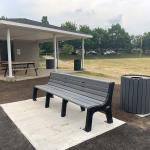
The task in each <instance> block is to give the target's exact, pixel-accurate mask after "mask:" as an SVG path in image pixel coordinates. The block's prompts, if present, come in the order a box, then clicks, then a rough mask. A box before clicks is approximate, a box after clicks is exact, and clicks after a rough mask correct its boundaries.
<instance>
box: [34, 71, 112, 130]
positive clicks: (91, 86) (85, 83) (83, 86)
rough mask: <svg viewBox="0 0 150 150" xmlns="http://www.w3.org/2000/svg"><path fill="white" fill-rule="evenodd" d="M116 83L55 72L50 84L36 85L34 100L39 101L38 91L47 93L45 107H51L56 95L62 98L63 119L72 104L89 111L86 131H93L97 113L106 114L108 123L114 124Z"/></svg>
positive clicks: (51, 76)
mask: <svg viewBox="0 0 150 150" xmlns="http://www.w3.org/2000/svg"><path fill="white" fill-rule="evenodd" d="M113 88H114V82H109V81H101V80H95V79H91V78H85V77H78V76H75V75H69V74H64V73H56V72H53V73H51V75H50V78H49V82H48V84H45V85H36V86H34V88H33V100H34V101H36V99H37V92H38V90H42V91H45V92H46V102H45V107H46V108H48V107H49V103H50V98H51V97H53V95H56V96H58V97H60V98H62V99H63V100H62V109H61V117H65V115H66V108H67V103H68V101H69V102H72V103H74V104H77V105H79V106H80V107H81V111H84V110H85V109H87V115H86V124H85V129H84V130H85V131H87V132H89V131H91V127H92V118H93V114H94V113H95V112H97V111H100V112H104V113H105V114H106V118H107V123H112V122H113V119H112V110H111V103H112V94H113Z"/></svg>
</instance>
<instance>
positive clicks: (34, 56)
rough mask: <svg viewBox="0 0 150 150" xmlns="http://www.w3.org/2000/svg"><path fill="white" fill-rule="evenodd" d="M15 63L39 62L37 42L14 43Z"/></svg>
mask: <svg viewBox="0 0 150 150" xmlns="http://www.w3.org/2000/svg"><path fill="white" fill-rule="evenodd" d="M13 44H14V58H15V61H34V62H36V64H38V61H39V45H38V42H35V41H13Z"/></svg>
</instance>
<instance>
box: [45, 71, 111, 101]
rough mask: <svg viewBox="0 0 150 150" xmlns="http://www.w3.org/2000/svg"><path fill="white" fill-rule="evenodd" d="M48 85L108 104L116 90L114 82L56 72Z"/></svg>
mask: <svg viewBox="0 0 150 150" xmlns="http://www.w3.org/2000/svg"><path fill="white" fill-rule="evenodd" d="M48 84H50V85H54V86H58V87H62V88H66V90H70V91H73V92H75V93H78V94H81V95H85V96H88V97H91V98H94V99H96V100H99V101H103V102H106V103H107V101H109V100H110V101H111V99H112V93H113V88H114V82H109V81H102V80H95V79H91V78H86V77H79V76H75V75H70V74H64V73H55V72H53V73H51V75H50V79H49V83H48Z"/></svg>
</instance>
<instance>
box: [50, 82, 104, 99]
mask: <svg viewBox="0 0 150 150" xmlns="http://www.w3.org/2000/svg"><path fill="white" fill-rule="evenodd" d="M49 85H52V86H56V87H58V88H62V89H65V90H67V91H71V92H73V93H77V94H78V95H83V96H86V97H89V98H93V99H96V100H98V101H102V102H104V101H106V97H102V96H99V95H95V94H92V93H88V92H84V91H82V90H80V89H79V90H78V89H74V88H72V87H68V86H64V85H60V84H56V83H49Z"/></svg>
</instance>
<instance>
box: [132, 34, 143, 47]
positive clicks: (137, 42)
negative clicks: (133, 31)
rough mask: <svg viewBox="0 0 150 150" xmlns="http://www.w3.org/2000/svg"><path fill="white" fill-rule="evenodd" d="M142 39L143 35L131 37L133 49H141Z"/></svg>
mask: <svg viewBox="0 0 150 150" xmlns="http://www.w3.org/2000/svg"><path fill="white" fill-rule="evenodd" d="M141 37H142V35H136V36H134V35H132V36H131V44H132V48H136V49H139V48H141Z"/></svg>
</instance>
